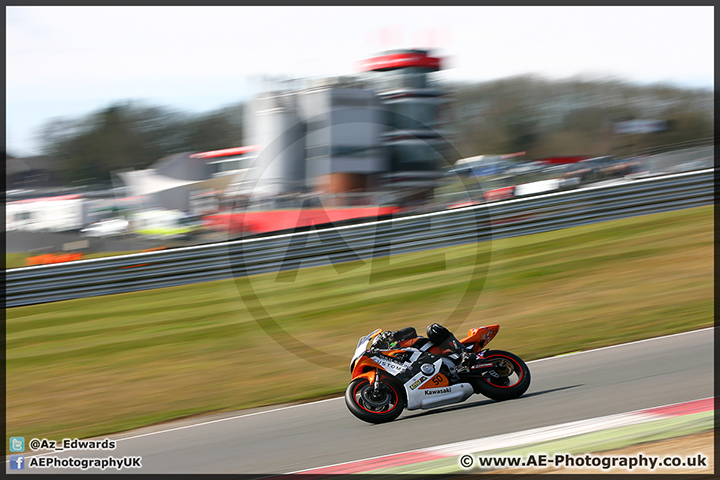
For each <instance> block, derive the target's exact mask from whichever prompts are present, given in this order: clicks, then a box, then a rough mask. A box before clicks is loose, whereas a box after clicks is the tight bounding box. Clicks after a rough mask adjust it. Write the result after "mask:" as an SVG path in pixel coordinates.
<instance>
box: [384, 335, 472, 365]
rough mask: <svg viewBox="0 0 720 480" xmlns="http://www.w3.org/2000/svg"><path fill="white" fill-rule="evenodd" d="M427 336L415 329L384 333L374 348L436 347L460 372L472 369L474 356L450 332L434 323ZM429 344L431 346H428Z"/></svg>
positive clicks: (425, 348)
mask: <svg viewBox="0 0 720 480" xmlns="http://www.w3.org/2000/svg"><path fill="white" fill-rule="evenodd" d="M426 334H427V338H425V337H421V336H419V335H418V334H417V332H416V331H415V329H414V328H413V327H406V328H403V329H400V330H394V331H387V332H382V333H380V334H379V335H378V336H377V337H376V339H375V341H374V342H373V347H375V348H378V349H392V348H399V349H407V348H415V349H423V350H429V349H430V348H431V347H432V346H436V347H437V348H438V349H439V350H440V351H439V352H437V353H438V354H439V355H441V356H443V357H446V358H449V359H451V360H452V362H453V364H454V365H455V366H456V368H457V371H458V372H462V371H466V370H467V369H469V368H470V365H471V364H472V360H473V358H474V355H472V354H471V353H469V352H467V351H465V349H464V348H463V345H462V344H461V343H460V341H459V340H458V339H457V338H456V337H455V335H453V334H452V332H451V331H450V330H448V329H447V328H445V327H443V326H442V325H440V324H439V323H432V324H430V325H428V327H427V330H426ZM428 342H430V344H431V345H428ZM423 347H424V348H423ZM436 351H437V350H436Z"/></svg>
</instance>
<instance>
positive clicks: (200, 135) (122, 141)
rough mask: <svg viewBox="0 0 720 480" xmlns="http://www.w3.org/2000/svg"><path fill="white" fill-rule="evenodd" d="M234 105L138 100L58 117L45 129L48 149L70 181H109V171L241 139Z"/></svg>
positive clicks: (230, 144) (144, 165)
mask: <svg viewBox="0 0 720 480" xmlns="http://www.w3.org/2000/svg"><path fill="white" fill-rule="evenodd" d="M242 109H243V106H242V105H241V104H240V105H235V106H230V107H225V108H222V109H220V110H217V111H214V112H210V113H208V114H199V115H189V114H184V113H180V112H177V111H173V110H170V109H168V108H164V107H157V106H145V105H141V104H138V103H135V102H121V103H116V104H113V105H111V106H109V107H107V108H105V109H103V110H100V111H98V112H94V113H92V114H90V115H88V116H86V117H82V118H80V119H64V118H63V119H55V120H51V121H50V122H48V123H46V124H45V125H44V126H43V128H42V130H41V135H42V142H43V150H44V153H45V154H46V155H48V156H50V157H52V158H54V159H56V161H58V162H60V164H61V165H62V169H63V171H64V174H65V175H64V178H65V181H66V182H68V183H72V182H75V183H84V184H87V183H95V184H97V183H100V184H110V183H111V172H113V171H116V170H122V169H127V168H132V169H140V168H147V167H148V166H150V165H151V164H153V163H154V162H155V161H157V160H159V159H160V158H163V157H166V156H168V155H172V154H176V153H181V152H187V151H205V150H215V149H221V148H229V147H236V146H241V145H242V143H241V142H242Z"/></svg>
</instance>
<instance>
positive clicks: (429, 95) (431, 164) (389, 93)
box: [360, 50, 447, 188]
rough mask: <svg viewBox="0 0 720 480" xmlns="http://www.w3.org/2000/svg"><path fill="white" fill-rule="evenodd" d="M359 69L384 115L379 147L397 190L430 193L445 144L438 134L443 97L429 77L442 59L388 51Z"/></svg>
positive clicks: (439, 170) (424, 52)
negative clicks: (385, 153) (420, 189)
mask: <svg viewBox="0 0 720 480" xmlns="http://www.w3.org/2000/svg"><path fill="white" fill-rule="evenodd" d="M360 69H361V70H362V71H364V72H366V73H365V76H366V80H367V81H368V82H369V83H370V84H371V86H372V87H373V89H374V90H375V92H376V93H377V95H378V96H379V97H380V99H381V102H382V104H383V105H384V107H385V110H386V112H387V115H388V116H387V118H386V121H385V131H384V134H383V145H384V146H385V148H386V149H387V151H388V156H389V169H388V170H389V173H387V174H386V175H385V176H384V178H385V180H386V181H387V182H390V183H392V184H393V185H395V186H398V187H401V186H414V187H427V188H431V187H433V186H434V185H435V181H436V180H437V179H438V178H439V177H441V176H442V167H443V166H444V165H445V163H446V162H445V160H444V158H443V146H444V145H446V144H447V143H446V141H445V140H444V138H443V134H442V133H441V132H440V131H438V130H437V128H438V127H440V126H441V125H440V118H441V113H440V112H441V108H442V105H443V104H444V103H445V102H446V101H447V100H446V98H443V95H444V94H445V92H444V91H443V90H440V89H437V88H434V87H433V85H432V83H431V82H430V81H429V80H428V75H429V74H431V73H433V72H437V71H439V70H440V58H438V57H432V56H430V55H429V53H428V51H427V50H391V51H387V52H384V53H382V54H380V55H379V56H376V57H374V58H371V59H368V60H365V61H364V62H361V64H360Z"/></svg>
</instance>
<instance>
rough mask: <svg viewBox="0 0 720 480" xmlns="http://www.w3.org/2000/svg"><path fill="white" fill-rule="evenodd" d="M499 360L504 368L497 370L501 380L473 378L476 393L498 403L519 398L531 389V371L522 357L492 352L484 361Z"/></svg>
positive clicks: (487, 353) (501, 351)
mask: <svg viewBox="0 0 720 480" xmlns="http://www.w3.org/2000/svg"><path fill="white" fill-rule="evenodd" d="M498 360H499V361H501V362H502V363H503V368H501V369H498V370H497V373H499V374H500V375H501V376H500V378H494V377H492V376H490V375H487V376H485V377H481V378H473V379H472V386H473V389H474V390H475V393H479V394H481V395H485V396H486V397H488V398H491V399H493V400H498V401H502V400H510V399H513V398H518V397H519V396H521V395H522V394H524V393H525V392H526V391H527V389H528V388H529V387H530V369H528V366H527V365H526V364H525V362H523V361H522V359H521V358H520V357H518V356H517V355H515V354H512V353H510V352H506V351H504V350H490V351H488V352H486V353H485V357H484V359H483V361H493V362H494V361H498Z"/></svg>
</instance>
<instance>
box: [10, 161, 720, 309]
mask: <svg viewBox="0 0 720 480" xmlns="http://www.w3.org/2000/svg"><path fill="white" fill-rule="evenodd" d="M713 196H714V190H713V170H712V169H708V170H702V171H698V172H689V173H683V174H677V175H670V176H664V177H658V178H650V179H644V180H635V181H632V182H627V183H623V184H616V185H609V186H600V187H591V188H586V189H581V190H573V191H568V192H561V193H554V194H549V195H543V196H539V197H531V198H527V199H515V200H509V201H504V202H499V203H491V204H487V205H479V206H474V207H465V208H458V209H454V210H446V211H442V212H434V213H428V214H423V215H417V216H411V217H402V218H396V219H392V220H383V221H378V222H371V223H366V224H360V225H351V226H345V227H337V228H331V229H324V230H318V231H310V232H298V233H291V234H284V235H277V236H272V237H265V238H257V239H247V240H236V241H230V242H223V243H217V244H212V245H201V246H196V247H185V248H178V249H171V250H164V251H156V252H147V253H138V254H133V255H124V256H119V257H111V258H102V259H93V260H80V261H76V262H70V263H67V264H56V265H47V266H37V267H24V268H15V269H11V270H7V271H6V282H7V283H6V305H7V306H8V307H17V306H22V305H32V304H36V303H46V302H55V301H59V300H67V299H73V298H83V297H91V296H98V295H108V294H113V293H123V292H132V291H138V290H146V289H152V288H162V287H169V286H176V285H185V284H191V283H197V282H206V281H211V280H220V279H227V278H232V277H235V276H242V275H252V274H256V273H266V272H279V271H281V270H287V269H293V268H297V267H298V266H300V265H301V266H302V267H307V266H315V265H324V264H329V263H330V262H332V263H333V264H338V263H340V262H347V261H352V260H359V259H363V260H365V259H368V258H372V257H380V256H384V255H389V254H393V255H396V254H401V253H408V252H415V251H420V250H427V249H432V248H438V247H448V246H454V245H462V244H467V243H474V242H478V241H483V240H488V239H498V238H506V237H513V236H518V235H527V234H531V233H538V232H544V231H549V230H556V229H561V228H567V227H572V226H576V225H584V224H589V223H596V222H601V221H605V220H612V219H616V218H623V217H628V216H634V215H644V214H648V213H656V212H663V211H669V210H677V209H682V208H689V207H695V206H701V205H709V204H712V203H713V201H714V197H713Z"/></svg>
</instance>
